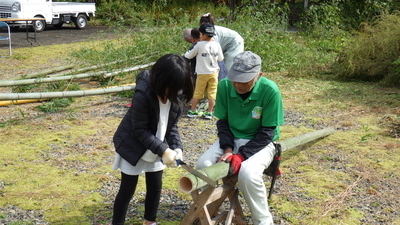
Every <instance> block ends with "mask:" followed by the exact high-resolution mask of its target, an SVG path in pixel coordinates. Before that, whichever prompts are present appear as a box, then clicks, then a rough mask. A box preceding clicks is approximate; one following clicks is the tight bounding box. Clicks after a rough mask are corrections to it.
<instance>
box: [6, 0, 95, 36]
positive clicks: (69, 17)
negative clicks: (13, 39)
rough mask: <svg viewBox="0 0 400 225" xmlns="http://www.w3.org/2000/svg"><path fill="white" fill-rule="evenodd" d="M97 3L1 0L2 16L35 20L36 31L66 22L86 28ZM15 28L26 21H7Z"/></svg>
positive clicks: (50, 0)
mask: <svg viewBox="0 0 400 225" xmlns="http://www.w3.org/2000/svg"><path fill="white" fill-rule="evenodd" d="M95 4H96V3H88V2H53V1H52V0H0V18H8V19H32V18H44V20H35V21H34V23H35V24H34V25H35V26H34V27H35V29H36V32H40V31H43V30H44V29H45V28H46V25H53V26H55V27H57V28H59V27H61V26H62V25H63V24H64V23H71V22H73V23H74V24H75V27H76V28H78V29H84V28H85V27H86V25H87V22H88V21H89V20H90V18H91V17H93V16H95V12H96V5H95ZM7 23H8V24H9V25H10V27H12V28H13V29H18V28H19V27H20V26H25V23H26V22H24V21H9V22H7Z"/></svg>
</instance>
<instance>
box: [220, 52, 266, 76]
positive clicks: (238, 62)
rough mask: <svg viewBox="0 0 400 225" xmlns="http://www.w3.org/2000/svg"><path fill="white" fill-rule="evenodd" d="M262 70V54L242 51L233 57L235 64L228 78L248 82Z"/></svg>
mask: <svg viewBox="0 0 400 225" xmlns="http://www.w3.org/2000/svg"><path fill="white" fill-rule="evenodd" d="M260 71H261V58H260V56H258V55H256V54H254V53H253V52H250V51H245V52H241V53H239V54H237V55H236V56H235V58H233V65H232V67H231V69H230V70H229V72H228V80H230V81H234V82H239V83H246V82H249V81H250V80H252V79H253V78H254V77H255V76H256V75H257V74H259V73H260Z"/></svg>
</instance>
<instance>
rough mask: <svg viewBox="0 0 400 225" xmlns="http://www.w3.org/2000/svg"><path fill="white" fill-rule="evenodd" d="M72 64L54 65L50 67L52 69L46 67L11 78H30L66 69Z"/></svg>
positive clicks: (71, 66)
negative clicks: (36, 71) (54, 66)
mask: <svg viewBox="0 0 400 225" xmlns="http://www.w3.org/2000/svg"><path fill="white" fill-rule="evenodd" d="M73 67H74V65H67V66H60V67H56V68H52V69H48V70H43V71H41V72H38V73H32V74H28V75H25V76H22V77H15V78H11V80H20V79H21V78H25V79H26V78H32V77H38V76H41V75H47V74H49V73H54V72H55V71H63V70H68V69H71V68H73Z"/></svg>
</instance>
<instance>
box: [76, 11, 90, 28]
mask: <svg viewBox="0 0 400 225" xmlns="http://www.w3.org/2000/svg"><path fill="white" fill-rule="evenodd" d="M74 23H75V27H76V28H78V29H85V27H86V25H87V18H86V16H85V15H83V14H79V15H78V16H77V17H76V19H75V20H74Z"/></svg>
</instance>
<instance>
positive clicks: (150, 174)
mask: <svg viewBox="0 0 400 225" xmlns="http://www.w3.org/2000/svg"><path fill="white" fill-rule="evenodd" d="M192 96H193V83H192V78H191V71H190V67H189V65H188V64H187V62H186V61H185V59H184V58H183V57H181V56H178V55H174V54H168V55H164V56H162V57H161V58H160V59H158V60H157V62H156V63H155V64H154V66H153V67H152V69H151V70H146V71H143V72H141V73H140V74H138V76H137V77H136V87H135V93H134V95H133V98H132V105H131V107H130V108H129V110H128V112H127V113H126V115H125V116H124V118H123V119H122V121H121V123H120V125H119V126H118V129H117V131H116V132H115V134H114V137H113V142H114V146H115V149H116V152H117V154H116V157H115V161H114V165H113V169H115V170H116V169H118V168H119V169H120V170H121V186H120V189H119V191H118V194H117V196H116V198H115V202H114V209H113V221H112V224H113V225H117V224H118V225H120V224H124V221H125V216H126V212H127V209H128V205H129V202H130V200H131V198H132V196H133V194H134V192H135V189H136V185H137V182H138V178H139V174H141V173H142V172H144V173H145V177H146V199H145V213H144V218H145V221H144V223H143V224H145V225H156V224H157V223H156V222H155V221H156V216H157V210H158V206H159V202H160V195H161V189H162V173H163V169H165V165H170V164H174V163H176V162H175V161H176V160H179V159H181V158H182V150H181V149H182V143H181V140H180V136H179V133H178V128H177V122H178V119H179V117H180V115H181V114H182V109H181V102H180V99H183V100H185V101H187V102H189V101H190V100H191V98H192Z"/></svg>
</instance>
